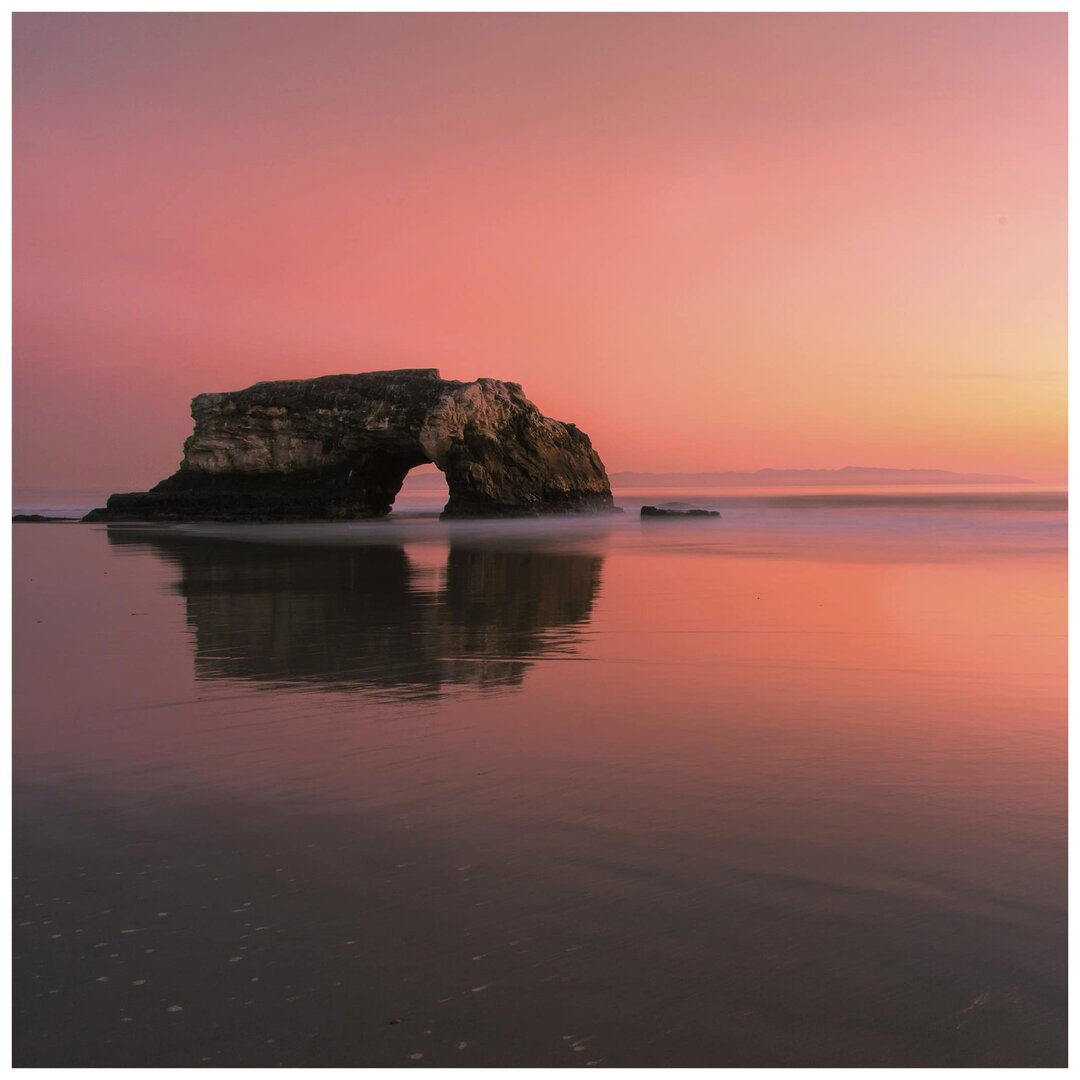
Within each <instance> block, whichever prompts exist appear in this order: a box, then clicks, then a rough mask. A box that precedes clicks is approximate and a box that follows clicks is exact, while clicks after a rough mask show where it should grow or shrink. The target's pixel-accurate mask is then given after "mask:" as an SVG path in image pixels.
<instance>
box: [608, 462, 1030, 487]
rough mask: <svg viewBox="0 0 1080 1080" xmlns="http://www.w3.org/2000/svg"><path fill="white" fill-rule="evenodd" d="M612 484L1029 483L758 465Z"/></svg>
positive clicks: (944, 473)
mask: <svg viewBox="0 0 1080 1080" xmlns="http://www.w3.org/2000/svg"><path fill="white" fill-rule="evenodd" d="M610 477H611V483H612V486H613V487H767V486H768V487H779V486H793V485H807V486H809V485H813V486H819V485H822V486H823V485H830V484H832V485H837V486H843V485H858V484H1028V483H1030V482H1031V481H1029V480H1025V479H1023V478H1022V477H1019V476H995V475H991V474H988V473H958V472H949V471H948V470H946V469H872V468H863V467H861V466H858V465H847V466H845V467H844V468H842V469H758V470H757V471H756V472H695V473H684V472H664V473H652V472H615V473H611V474H610Z"/></svg>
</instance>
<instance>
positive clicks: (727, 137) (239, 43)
mask: <svg viewBox="0 0 1080 1080" xmlns="http://www.w3.org/2000/svg"><path fill="white" fill-rule="evenodd" d="M14 196H15V202H14V431H15V493H16V499H19V497H20V494H21V493H22V494H24V495H25V493H29V492H38V491H42V490H55V491H61V490H62V491H76V490H81V491H94V492H101V493H107V492H109V491H113V490H133V489H137V488H145V487H147V486H149V485H151V484H153V483H154V482H156V481H157V480H159V479H161V478H162V477H164V476H165V475H167V474H168V473H170V472H172V471H173V470H174V469H175V468H176V465H177V463H178V461H179V458H180V454H181V444H182V442H183V439H184V438H185V437H186V436H187V434H189V432H190V429H191V420H190V416H189V413H188V403H189V400H190V398H191V397H192V396H193V395H195V394H196V393H199V392H202V391H208V390H231V389H238V388H240V387H243V386H246V385H248V384H250V383H252V382H255V381H258V380H260V379H281V378H303V377H309V376H315V375H324V374H331V373H337V372H351V371H366V370H373V369H380V368H394V367H437V368H439V369H441V371H442V373H443V375H444V377H447V378H457V379H472V378H476V377H478V376H484V375H487V376H492V377H495V378H503V379H507V380H511V381H515V382H520V383H522V384H523V386H524V388H525V391H526V393H528V394H529V396H530V397H531V398H532V399H533V400H534V401H535V402H536V403H537V404H538V405H539V406H540V408H541V409H542V410H543V411H544V412H545V413H547V414H548V415H550V416H555V417H557V418H559V419H562V420H569V421H573V422H575V423H577V424H578V425H579V426H580V427H582V428H583V429H584V430H585V431H587V432H588V433H589V434H590V436H591V437H592V440H593V443H594V445H595V446H596V448H597V449H598V450H599V452H600V454H601V456H602V457H603V459H604V461H605V463H606V464H607V466H608V468H609V469H610V470H613V471H615V470H622V469H649V470H680V471H689V470H706V469H756V468H762V467H776V468H831V467H838V466H843V465H871V466H889V467H897V468H909V467H910V468H934V467H937V468H945V469H956V470H967V471H985V472H1006V473H1015V474H1019V475H1022V476H1025V477H1029V478H1031V479H1034V480H1038V481H1043V482H1058V481H1062V480H1064V477H1065V471H1066V463H1065V427H1066V403H1065V392H1066V235H1065V225H1066V16H1065V15H1063V14H1036V15H1012V14H966V15H939V14H900V15H885V14H876V15H790V14H777V15H766V14H760V15H731V14H713V15H629V14H628V15H419V14H417V15H373V14H371V15H308V16H304V15H266V14H255V15H213V14H211V15H128V14H120V15H92V14H86V15H35V14H31V15H26V14H23V15H16V16H15V34H14Z"/></svg>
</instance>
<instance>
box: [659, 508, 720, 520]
mask: <svg viewBox="0 0 1080 1080" xmlns="http://www.w3.org/2000/svg"><path fill="white" fill-rule="evenodd" d="M641 516H642V517H643V518H645V519H646V520H650V519H653V518H718V517H719V516H720V511H719V510H697V509H690V510H673V509H670V508H668V507H664V506H643V507H642V508H641Z"/></svg>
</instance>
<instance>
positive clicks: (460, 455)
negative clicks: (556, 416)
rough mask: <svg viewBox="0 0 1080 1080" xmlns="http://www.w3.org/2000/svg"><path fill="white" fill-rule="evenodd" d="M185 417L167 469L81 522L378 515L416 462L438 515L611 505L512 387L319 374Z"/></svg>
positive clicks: (600, 468) (259, 388)
mask: <svg viewBox="0 0 1080 1080" xmlns="http://www.w3.org/2000/svg"><path fill="white" fill-rule="evenodd" d="M191 415H192V417H193V418H194V420H195V430H194V433H193V434H192V435H191V436H190V437H189V438H188V439H187V441H186V442H185V443H184V458H183V461H181V463H180V468H179V469H178V470H177V472H175V473H173V475H172V476H170V477H168V478H167V479H165V480H162V481H161V483H159V484H157V485H156V486H155V487H153V488H151V489H150V490H149V491H146V492H132V493H128V494H117V495H112V496H110V498H109V500H108V504H107V506H106V507H105V508H103V509H99V510H93V511H91V513H90V514H88V515H87V516H86V518H85V519H84V520H86V521H200V520H202V521H289V520H343V519H353V518H378V517H384V516H385V515H386V514H388V513H389V512H390V508H391V506H392V505H393V502H394V498H395V496H396V495H397V493H398V492H399V491H400V490H401V485H402V482H403V481H404V479H405V475H406V474H407V473H408V472H409V470H410V469H412V468H414V467H415V466H417V465H422V464H424V463H426V462H433V463H434V464H435V465H436V466H438V468H439V469H441V470H442V472H443V473H445V475H446V481H447V486H448V488H449V491H450V499H449V502H448V503H447V504H446V508H445V509H444V511H443V515H442V516H443V517H447V518H452V517H485V516H515V515H516V516H521V515H539V514H553V513H576V512H583V511H611V510H613V509H614V506H613V503H612V497H611V485H610V483H609V482H608V477H607V472H606V471H605V469H604V463H603V462H602V461H601V460H600V457H599V455H598V454H597V453H596V451H595V450H594V449H593V448H592V443H591V442H590V441H589V437H588V436H587V435H586V434H585V433H584V432H583V431H580V430H579V429H578V428H577V427H575V426H574V425H573V424H567V423H563V422H562V421H559V420H552V419H550V418H548V417H546V416H543V415H541V413H540V410H539V409H537V407H536V406H535V405H534V404H533V403H532V402H531V401H529V399H528V398H527V397H525V395H524V393H523V392H522V389H521V387H520V386H519V385H518V384H517V383H511V382H500V381H498V380H497V379H477V380H476V381H475V382H456V381H453V380H449V379H443V378H441V377H440V375H439V372H438V371H436V370H435V369H434V368H423V369H415V370H400V371H371V372H366V373H364V374H358V375H327V376H324V377H322V378H317V379H295V380H287V381H278V382H261V383H256V384H255V385H254V386H251V387H248V388H247V389H246V390H237V391H232V392H229V393H220V394H200V395H199V396H198V397H196V398H195V399H194V400H193V401H192V403H191Z"/></svg>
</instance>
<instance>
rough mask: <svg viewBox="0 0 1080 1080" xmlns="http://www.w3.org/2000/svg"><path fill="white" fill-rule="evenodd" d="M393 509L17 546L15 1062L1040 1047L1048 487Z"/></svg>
mask: <svg viewBox="0 0 1080 1080" xmlns="http://www.w3.org/2000/svg"><path fill="white" fill-rule="evenodd" d="M425 499H427V500H429V501H430V502H431V505H430V506H429V505H428V502H425ZM405 501H406V505H405V506H404V507H403V509H404V513H400V514H398V515H396V517H392V518H391V519H390V520H388V521H386V522H378V523H354V524H342V525H288V526H247V527H239V526H237V527H227V526H218V527H214V526H182V527H181V526H178V527H138V526H111V527H105V526H86V525H74V524H72V525H66V524H55V525H24V526H17V527H16V528H15V530H14V550H15V559H14V605H15V613H14V620H15V622H14V697H15V700H14V708H15V711H14V722H15V741H14V752H15V776H14V784H15V819H14V821H15V871H14V872H15V875H16V877H15V883H14V907H15V923H16V926H15V930H14V958H15V959H14V978H15V984H14V985H15V991H14V1009H13V1015H14V1038H15V1049H14V1057H15V1064H16V1065H47V1064H48V1065H111V1066H124V1065H191V1066H199V1065H215V1066H238V1065H253V1066H266V1065H275V1064H282V1065H391V1066H395V1065H396V1066H421V1067H423V1066H490V1065H519V1066H580V1065H594V1066H600V1067H604V1066H640V1065H659V1066H691V1065H696V1066H706V1065H713V1066H724V1065H751V1066H783V1065H795V1066H854V1065H869V1066H910V1065H914V1066H929V1065H942V1066H987V1065H1000V1066H1040V1065H1041V1066H1046V1065H1063V1064H1064V1063H1065V1052H1066V1047H1065V1028H1066V1024H1065V1020H1066V1017H1065V1006H1066V970H1065V931H1066V922H1065V900H1066V882H1065V870H1066V866H1065V824H1066V822H1065V794H1066V792H1065V782H1066V773H1065V723H1066V707H1065V706H1066V700H1065V690H1066V681H1065V664H1066V650H1065V631H1066V623H1065V569H1066V552H1065V546H1066V545H1065V541H1066V504H1065V496H1064V495H1063V494H1060V493H1053V492H1042V491H1037V490H1032V489H1023V490H1022V491H1021V490H991V489H985V488H983V489H978V490H971V491H943V490H942V489H932V490H931V489H913V488H902V489H897V488H893V489H887V490H880V491H865V490H864V491H853V490H851V489H836V488H833V489H817V490H808V489H792V490H788V491H779V490H775V489H774V490H772V491H747V490H745V489H744V490H741V491H728V492H718V491H701V490H696V491H694V492H675V491H671V490H667V491H663V492H653V493H648V492H629V491H626V492H620V493H618V501H619V502H620V504H621V505H623V506H624V507H626V508H627V511H628V512H627V513H626V514H624V515H621V516H618V517H610V518H608V517H605V518H591V519H558V520H542V521H533V522H520V521H510V522H496V523H476V524H455V525H448V524H442V523H439V522H438V521H437V520H435V519H433V518H431V517H425V516H423V515H424V512H425V511H426V510H430V509H433V508H434V507H435V506H436V505H437V503H438V496H437V495H428V496H424V495H417V496H415V497H413V499H412V501H411V502H410V501H409V500H408V499H406V500H405ZM646 501H647V502H651V503H665V502H672V501H675V502H687V503H691V504H693V505H697V506H712V507H716V508H718V509H720V510H721V511H722V514H723V517H722V518H721V519H720V520H718V521H716V520H711V521H696V522H695V521H681V522H680V521H674V522H667V521H661V522H642V521H640V520H639V519H638V517H637V509H638V507H639V506H640V505H641V503H642V502H646Z"/></svg>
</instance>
